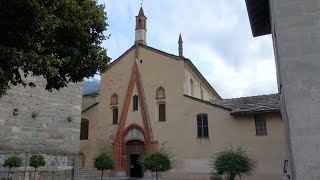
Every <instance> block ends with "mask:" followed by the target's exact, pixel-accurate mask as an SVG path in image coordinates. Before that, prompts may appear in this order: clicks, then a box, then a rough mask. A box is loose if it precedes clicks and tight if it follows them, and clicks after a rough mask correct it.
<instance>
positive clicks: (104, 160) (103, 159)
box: [94, 151, 115, 180]
mask: <svg viewBox="0 0 320 180" xmlns="http://www.w3.org/2000/svg"><path fill="white" fill-rule="evenodd" d="M94 167H95V168H97V169H98V170H100V171H101V180H102V178H103V171H105V170H112V169H114V168H115V161H114V160H113V158H112V155H111V154H110V153H108V152H106V151H103V152H101V153H100V154H99V155H98V156H97V157H96V158H95V159H94Z"/></svg>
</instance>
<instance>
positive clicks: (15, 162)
mask: <svg viewBox="0 0 320 180" xmlns="http://www.w3.org/2000/svg"><path fill="white" fill-rule="evenodd" d="M3 166H4V167H8V168H12V167H20V166H21V158H20V157H19V156H17V155H12V156H10V157H9V158H8V159H6V160H5V161H4V164H3Z"/></svg>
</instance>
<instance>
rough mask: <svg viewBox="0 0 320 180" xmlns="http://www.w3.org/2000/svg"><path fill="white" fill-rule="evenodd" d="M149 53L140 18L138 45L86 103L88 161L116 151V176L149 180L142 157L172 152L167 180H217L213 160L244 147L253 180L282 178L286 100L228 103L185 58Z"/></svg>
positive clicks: (83, 150) (83, 147) (83, 146)
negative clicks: (253, 166)
mask: <svg viewBox="0 0 320 180" xmlns="http://www.w3.org/2000/svg"><path fill="white" fill-rule="evenodd" d="M177 50H178V55H174V54H170V53H167V52H164V51H161V50H159V49H157V48H154V47H150V46H148V45H147V17H146V16H145V14H144V11H143V8H142V7H141V8H140V11H139V14H138V15H137V16H136V27H135V42H134V43H133V45H132V47H130V48H129V49H128V50H127V51H125V52H124V53H123V54H122V55H121V56H120V57H118V58H117V59H116V60H114V61H113V62H112V63H111V64H110V65H109V68H108V69H107V70H106V71H105V72H104V73H103V74H102V75H101V82H100V90H99V92H97V93H93V94H87V95H84V96H83V102H82V103H83V105H82V115H81V137H80V157H81V158H80V159H81V164H82V166H84V167H86V168H88V169H90V168H91V169H93V159H94V157H95V156H96V155H97V154H99V153H100V152H101V151H102V150H103V149H105V148H107V149H109V150H110V151H111V152H112V154H113V156H114V159H115V160H116V169H115V170H114V171H112V173H111V174H112V175H113V176H123V177H143V176H144V175H145V174H147V173H145V172H146V170H144V169H142V168H141V166H140V165H139V164H138V163H137V160H138V159H139V157H140V155H141V154H143V153H148V152H152V151H154V150H156V149H158V148H161V147H162V146H163V144H164V146H165V147H166V148H169V149H170V150H171V151H172V153H173V154H174V160H175V163H174V168H173V169H172V170H171V171H169V172H166V173H162V174H161V176H162V178H174V179H209V177H210V173H211V169H210V166H209V160H210V157H211V156H212V155H213V154H215V153H217V152H220V151H222V150H224V149H226V148H228V147H230V146H233V147H239V146H241V147H243V148H244V149H246V150H247V152H248V154H249V156H250V157H252V158H253V159H254V160H256V161H257V168H256V169H255V172H254V174H253V175H252V176H250V177H248V178H247V179H259V180H263V179H265V180H271V179H280V178H281V176H282V170H283V162H284V160H286V158H287V157H286V156H287V155H286V154H287V153H286V148H285V143H284V136H283V123H282V119H281V114H280V101H279V95H278V94H271V95H261V96H252V97H242V98H233V99H222V98H221V97H220V96H219V94H218V93H217V92H216V91H215V90H214V88H213V87H212V86H211V85H210V83H209V82H208V81H207V80H206V79H205V77H204V76H203V75H202V74H201V72H200V71H199V70H198V69H197V68H196V67H195V65H194V64H193V63H192V60H190V59H188V58H186V57H184V56H183V41H182V37H181V35H180V36H179V39H178V44H177Z"/></svg>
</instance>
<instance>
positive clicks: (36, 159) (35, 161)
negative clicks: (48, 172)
mask: <svg viewBox="0 0 320 180" xmlns="http://www.w3.org/2000/svg"><path fill="white" fill-rule="evenodd" d="M44 165H46V161H45V160H44V157H43V156H42V155H40V154H39V155H37V154H34V155H32V156H31V157H30V162H29V166H31V167H34V179H35V178H36V172H37V168H38V167H41V166H44Z"/></svg>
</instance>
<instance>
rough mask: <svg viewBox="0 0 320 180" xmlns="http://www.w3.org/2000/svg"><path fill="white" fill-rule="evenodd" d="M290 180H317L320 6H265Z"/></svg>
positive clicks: (291, 2) (286, 0)
mask: <svg viewBox="0 0 320 180" xmlns="http://www.w3.org/2000/svg"><path fill="white" fill-rule="evenodd" d="M270 13H271V18H272V21H271V22H272V23H271V26H272V28H271V29H272V36H273V42H274V50H275V57H276V65H277V75H278V87H279V91H280V95H281V103H282V114H283V119H284V124H285V132H286V140H287V144H288V147H289V157H290V160H289V162H291V165H292V167H293V172H292V176H293V177H292V179H296V180H300V179H303V180H313V179H320V156H319V152H320V148H319V147H320V140H319V139H320V121H319V119H320V113H319V109H320V81H319V77H320V71H319V69H320V61H319V59H320V51H319V46H320V31H319V27H320V20H319V16H320V1H319V0H310V1H299V0H283V1H277V0H272V1H270Z"/></svg>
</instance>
